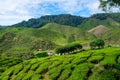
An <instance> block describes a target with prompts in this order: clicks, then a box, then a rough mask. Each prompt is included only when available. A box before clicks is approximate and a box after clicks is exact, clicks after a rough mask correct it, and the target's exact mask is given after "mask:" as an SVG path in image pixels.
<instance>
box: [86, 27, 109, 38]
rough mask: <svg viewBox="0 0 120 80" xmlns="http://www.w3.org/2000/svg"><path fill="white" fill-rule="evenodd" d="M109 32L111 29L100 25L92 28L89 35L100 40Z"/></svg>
mask: <svg viewBox="0 0 120 80" xmlns="http://www.w3.org/2000/svg"><path fill="white" fill-rule="evenodd" d="M107 31H109V28H107V27H105V26H103V25H99V26H96V27H95V28H92V29H90V30H89V31H88V33H92V34H94V35H95V36H96V37H98V38H100V37H101V36H102V35H104V34H105V33H106V32H107Z"/></svg>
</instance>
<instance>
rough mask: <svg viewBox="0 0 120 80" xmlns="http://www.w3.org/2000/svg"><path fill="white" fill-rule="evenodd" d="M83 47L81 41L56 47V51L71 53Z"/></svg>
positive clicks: (58, 52)
mask: <svg viewBox="0 0 120 80" xmlns="http://www.w3.org/2000/svg"><path fill="white" fill-rule="evenodd" d="M81 49H82V45H81V44H80V43H72V44H69V45H65V46H62V47H59V48H56V49H55V53H57V54H60V55H62V54H69V53H73V52H75V50H76V51H79V50H81Z"/></svg>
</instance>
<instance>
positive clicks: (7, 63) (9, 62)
mask: <svg viewBox="0 0 120 80" xmlns="http://www.w3.org/2000/svg"><path fill="white" fill-rule="evenodd" d="M20 62H22V60H20V59H16V58H5V57H0V76H1V74H2V73H3V72H4V71H5V70H6V69H9V68H10V67H11V66H14V65H16V64H18V63H20Z"/></svg>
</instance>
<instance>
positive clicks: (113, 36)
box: [102, 28, 120, 44]
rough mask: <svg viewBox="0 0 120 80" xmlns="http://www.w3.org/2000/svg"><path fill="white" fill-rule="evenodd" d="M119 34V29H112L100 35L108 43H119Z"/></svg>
mask: <svg viewBox="0 0 120 80" xmlns="http://www.w3.org/2000/svg"><path fill="white" fill-rule="evenodd" d="M119 34H120V29H119V28H118V29H112V30H110V31H108V32H106V33H104V35H102V38H103V39H104V40H106V42H107V43H108V44H120V37H119V36H118V35H119Z"/></svg>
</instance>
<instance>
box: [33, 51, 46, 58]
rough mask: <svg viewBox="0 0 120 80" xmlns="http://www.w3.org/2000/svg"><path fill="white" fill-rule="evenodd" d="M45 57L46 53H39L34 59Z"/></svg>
mask: <svg viewBox="0 0 120 80" xmlns="http://www.w3.org/2000/svg"><path fill="white" fill-rule="evenodd" d="M46 56H48V55H47V52H46V51H43V52H39V53H36V54H35V57H37V58H39V57H46Z"/></svg>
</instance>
